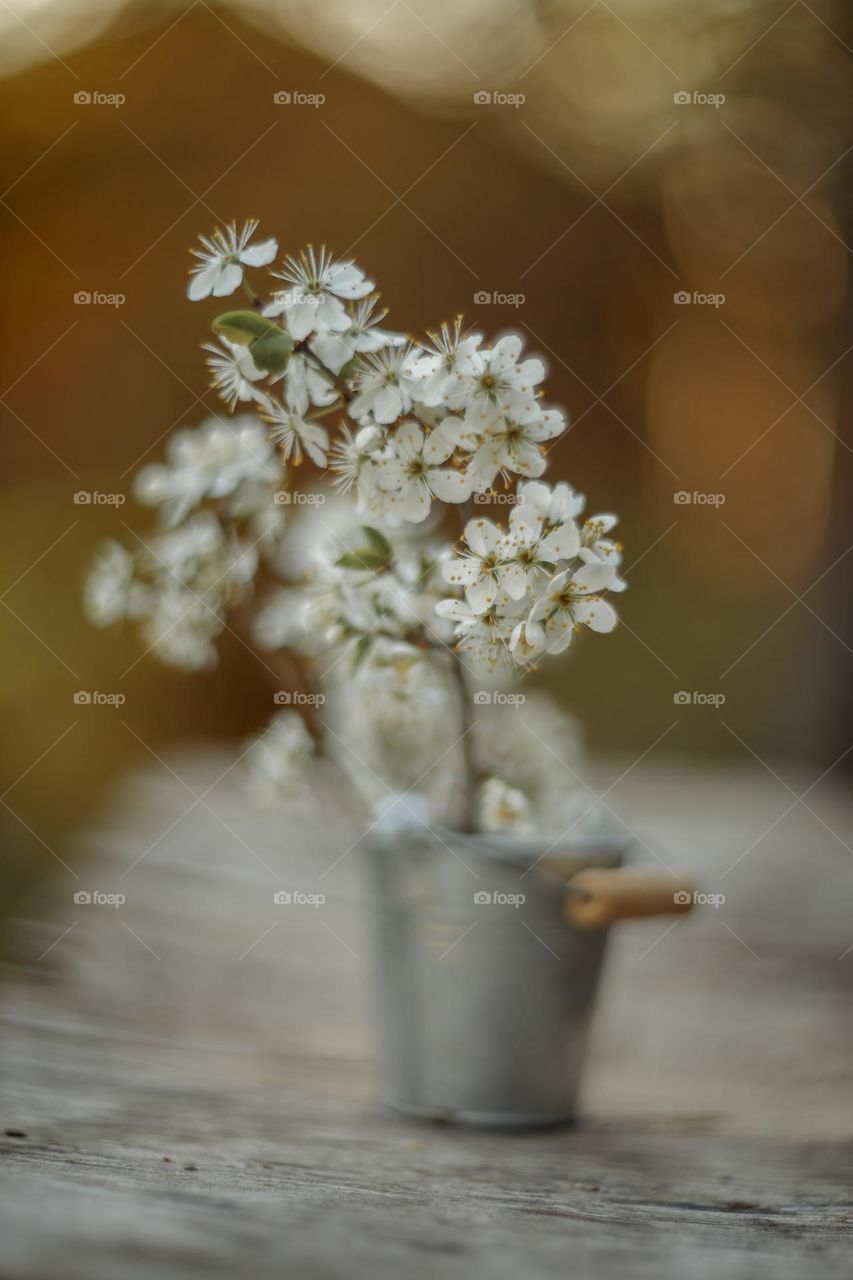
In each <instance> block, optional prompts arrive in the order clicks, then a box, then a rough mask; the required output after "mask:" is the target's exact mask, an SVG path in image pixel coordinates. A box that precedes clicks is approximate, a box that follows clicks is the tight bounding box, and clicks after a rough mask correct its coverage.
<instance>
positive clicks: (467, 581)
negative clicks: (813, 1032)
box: [441, 517, 527, 613]
mask: <svg viewBox="0 0 853 1280" xmlns="http://www.w3.org/2000/svg"><path fill="white" fill-rule="evenodd" d="M465 543H466V545H467V547H468V548H469V550H468V551H467V552H466V553H464V554H463V555H461V556H458V557H453V558H452V559H448V560H444V561H443V563H442V566H441V571H442V574H443V575H444V579H445V581H446V582H449V583H450V584H451V585H452V586H461V587H464V589H465V595H466V598H467V600H468V604H469V605H470V607H471V608H472V609H473V610H474V612H475V613H485V611H486V610H487V609H490V608H491V607H492V605H493V604H494V602H495V600H496V599H497V597H498V595H500V593H501V592H506V593H508V594H509V595H510V596H512V597H514V598H515V599H520V598H521V597H522V596H523V595H524V593H525V591H526V584H527V577H526V574H525V573H524V571H523V570H522V569H521V568H520V566H518V565H517V564H515V563H514V562H513V561H512V560H511V559H510V556H511V554H512V550H513V548H512V546H511V544H510V543H509V541H508V540H507V537H506V535H505V534H504V532H503V531H502V530H501V529H499V528H498V526H497V525H496V524H493V523H492V521H491V520H486V519H485V518H483V517H479V518H475V519H473V520H469V521H468V522H467V524H466V525H465Z"/></svg>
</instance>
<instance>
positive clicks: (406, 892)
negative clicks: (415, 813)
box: [365, 830, 627, 1128]
mask: <svg viewBox="0 0 853 1280" xmlns="http://www.w3.org/2000/svg"><path fill="white" fill-rule="evenodd" d="M626 848H627V844H626V843H625V842H624V841H623V842H621V843H620V842H619V840H618V839H616V838H614V833H613V832H612V831H611V832H610V833H609V834H608V835H606V836H599V837H597V838H596V837H595V836H593V837H592V838H590V839H589V840H585V841H584V842H583V843H574V842H573V843H571V844H568V845H567V844H560V845H559V846H557V847H556V848H552V847H551V846H550V845H549V844H548V843H547V842H545V841H543V842H541V843H538V844H534V843H531V842H528V843H520V842H518V841H515V840H509V839H507V838H505V837H501V836H466V835H461V834H459V833H456V832H453V833H451V832H449V831H445V830H442V831H441V833H440V836H438V837H436V834H435V833H433V834H432V835H430V834H428V833H419V832H415V833H412V832H411V831H409V832H399V833H398V834H397V835H396V837H395V838H390V837H389V836H385V837H384V838H383V839H381V840H379V839H377V840H375V841H374V842H372V843H371V844H370V845H369V846H368V847H367V848H366V850H365V852H366V856H367V861H368V867H369V872H370V877H371V882H372V898H373V903H374V909H375V911H376V915H377V919H376V922H375V928H374V930H373V933H374V945H375V949H376V971H377V972H376V980H375V991H376V993H377V995H378V1000H377V1005H378V1008H377V1015H378V1018H377V1021H378V1031H379V1049H380V1053H379V1057H380V1077H381V1097H382V1101H383V1102H384V1103H385V1104H387V1105H389V1106H391V1107H393V1108H394V1109H396V1110H398V1111H403V1112H406V1113H408V1114H411V1115H416V1116H420V1117H423V1118H426V1119H431V1120H436V1121H445V1122H455V1123H461V1124H469V1125H482V1126H490V1127H499V1128H511V1127H531V1126H544V1125H557V1124H565V1123H568V1122H570V1121H571V1120H573V1119H574V1117H575V1108H576V1099H577V1093H578V1085H579V1082H580V1077H581V1068H582V1065H583V1060H584V1054H585V1049H586V1043H587V1033H588V1030H589V1024H590V1020H591V1017H592V1012H593V1007H594V1002H595V994H596V988H597V985H598V979H599V974H600V972H601V965H602V960H603V957H604V949H605V945H606V940H607V930H606V929H601V930H595V931H589V930H581V929H577V928H575V927H574V926H573V925H571V924H570V923H569V922H568V921H567V919H566V916H565V913H564V903H565V898H566V892H567V879H566V871H567V868H568V870H569V872H571V869H572V868H573V867H574V866H575V865H576V869H577V870H581V869H583V868H587V867H619V866H620V865H621V863H622V858H623V855H624V853H625V851H626ZM546 853H547V855H548V856H547V859H546V858H545V856H544V855H545V854H546ZM557 859H559V862H560V864H561V873H557V872H556V871H555V870H554V869H552V867H551V866H550V865H549V864H550V863H551V861H552V860H554V861H556V860H557Z"/></svg>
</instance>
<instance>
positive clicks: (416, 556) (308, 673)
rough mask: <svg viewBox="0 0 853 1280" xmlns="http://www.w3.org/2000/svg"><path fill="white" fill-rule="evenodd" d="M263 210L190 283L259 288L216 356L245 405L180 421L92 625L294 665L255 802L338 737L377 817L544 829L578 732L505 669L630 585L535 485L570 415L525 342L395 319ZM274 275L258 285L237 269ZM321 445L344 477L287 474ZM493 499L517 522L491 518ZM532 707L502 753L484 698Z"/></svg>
mask: <svg viewBox="0 0 853 1280" xmlns="http://www.w3.org/2000/svg"><path fill="white" fill-rule="evenodd" d="M256 226H257V224H256V223H255V222H248V223H246V224H245V226H244V227H243V228H242V230H240V231H238V230H237V228H236V226H234V225H231V226H229V227H227V228H225V229H222V230H218V231H216V232H214V233H213V235H212V236H211V237H210V238H207V237H204V238H203V239H202V241H201V248H199V249H197V250H194V253H195V255H196V257H197V259H198V263H197V265H195V266H194V267H193V269H192V273H191V279H190V284H189V289H188V293H189V297H190V299H192V300H194V301H198V300H202V299H205V298H208V297H210V296H213V297H216V298H221V297H224V296H226V295H229V294H232V293H233V292H234V291H235V290H237V289H238V288H240V287H241V286H242V288H243V290H244V291H245V293H246V295H247V298H248V305H247V306H246V307H245V309H235V310H229V311H226V312H224V313H223V314H220V315H218V316H216V317H215V318H214V320H213V324H212V328H213V333H214V335H215V338H216V341H215V342H211V343H209V344H207V345H206V350H207V351H208V364H209V366H210V369H211V372H212V376H213V385H214V386H215V387H216V388H217V390H218V392H219V394H220V396H221V397H222V399H223V400H224V401H225V402H226V404H227V405H228V406H229V408H230V409H231V410H232V411H234V410H235V409H237V407H238V406H241V407H243V409H245V408H248V407H251V409H253V410H255V412H254V413H247V412H245V411H241V412H240V413H239V414H238V415H237V416H236V417H235V418H233V419H232V420H230V421H226V420H223V419H220V418H212V419H210V420H209V421H207V422H205V423H203V424H202V425H201V426H200V427H198V428H197V429H195V430H181V431H178V432H176V433H175V434H174V435H173V436H172V437H171V438H170V440H169V442H168V445H167V450H166V461H165V462H164V463H159V464H154V465H148V466H145V467H143V468H142V469H141V470H140V471H139V472H138V474H137V475H136V477H135V482H134V491H135V494H136V496H137V498H138V499H139V500H140V501H141V502H142V503H144V504H146V505H149V506H152V507H155V508H156V509H157V512H158V527H157V529H156V530H155V532H154V533H153V535H151V536H150V537H148V538H145V539H143V538H142V537H140V536H139V535H137V545H136V546H135V547H134V548H132V549H130V550H128V549H126V548H124V547H123V546H121V545H120V544H118V543H116V542H110V543H107V544H105V545H104V547H103V548H102V549H101V550H100V551H99V554H98V558H97V561H96V563H95V565H94V567H93V569H92V571H91V573H90V575H89V577H88V580H87V583H86V589H85V600H86V607H87V611H88V614H89V617H90V618H91V620H92V622H94V623H95V624H96V625H100V626H105V625H108V624H111V623H114V622H116V621H119V620H121V619H130V620H135V621H136V622H137V623H138V624H139V626H140V628H141V632H142V638H143V640H144V642H145V643H146V645H147V647H148V649H150V650H151V651H152V652H153V653H154V654H155V655H156V656H158V657H160V658H161V659H162V660H164V661H166V662H169V663H171V664H173V665H176V666H179V667H181V668H184V669H187V670H191V671H198V670H203V669H206V668H209V667H211V666H212V665H213V664H214V663H215V661H216V645H215V642H216V639H217V637H218V636H219V635H220V634H221V633H222V631H223V630H224V629H225V628H226V627H227V628H229V629H230V628H231V625H232V623H233V625H234V626H235V627H236V626H237V621H236V620H237V619H239V620H240V625H241V626H242V625H244V624H245V621H246V619H247V617H248V618H249V625H250V630H249V634H250V636H251V640H252V643H253V644H254V645H255V646H256V648H258V649H261V650H269V651H277V650H284V651H286V652H287V653H288V654H289V655H290V656H291V657H292V659H293V661H294V663H296V664H298V669H299V671H300V676H299V684H300V687H299V689H296V690H286V691H284V690H283V691H280V693H279V695H277V701H278V702H279V703H284V704H289V705H290V706H291V708H295V707H296V706H299V707H300V709H299V710H295V709H291V710H288V711H279V712H277V713H276V715H275V716H274V718H273V721H272V723H271V725H270V726H269V728H268V729H267V730H266V732H265V733H264V734H263V735H262V737H261V738H259V739H258V740H256V742H255V743H254V745H253V747H252V748H251V749H250V751H249V759H250V762H251V765H252V771H251V772H252V778H253V783H254V786H255V790H256V792H257V793H258V794H259V795H260V796H261V797H262V798H268V797H270V796H274V795H280V794H284V795H287V796H289V797H296V796H298V795H299V794H300V793H301V792H302V790H303V788H304V786H305V783H306V775H307V770H308V766H309V765H310V764H311V763H312V760H313V758H314V757H315V756H316V755H325V756H330V757H332V758H334V759H336V761H337V763H338V764H339V765H342V766H343V768H344V770H345V771H346V772H347V774H348V775H349V778H350V781H354V782H355V783H356V785H357V787H358V789H359V790H360V792H361V793H362V795H363V796H365V797H366V799H367V801H368V805H369V807H370V808H371V809H373V810H375V809H376V807H377V805H378V804H379V803H381V801H382V800H383V798H385V799H386V800H387V796H388V793H389V792H390V793H391V794H392V795H394V796H396V797H398V798H399V797H405V796H407V795H411V796H412V801H411V803H413V804H415V805H416V807H417V802H416V800H415V797H417V798H419V799H422V798H423V797H424V796H425V795H427V796H428V793H429V789H430V786H432V787H433V791H434V792H437V793H438V794H440V795H442V796H443V798H444V803H445V812H444V814H443V819H444V820H445V821H448V822H451V823H453V824H454V825H456V826H457V827H459V828H460V829H461V830H464V831H474V830H477V829H487V830H488V829H495V828H500V827H513V828H521V829H525V828H526V829H531V828H541V827H542V826H545V825H547V820H546V809H547V808H548V805H549V804H551V803H552V802H553V801H554V799H555V796H554V792H555V791H560V790H561V787H560V786H559V785H557V786H553V785H550V783H549V776H548V775H549V762H548V756H549V754H557V753H559V754H560V755H562V756H563V757H565V756H566V755H567V754H569V756H570V757H571V753H573V752H575V751H576V740H575V735H574V733H573V730H572V728H571V722H570V721H569V720H568V718H567V717H562V716H561V715H560V713H559V712H557V711H556V709H555V708H552V707H549V706H548V705H547V704H546V703H545V702H544V700H543V698H542V695H532V696H531V697H529V698H527V699H525V697H524V696H523V695H520V694H519V693H513V692H512V687H513V683H515V684H516V685H517V683H518V682H519V681H521V680H522V679H523V678H524V677H525V675H526V674H527V672H529V671H530V670H531V669H532V668H533V667H534V666H535V664H536V663H537V662H538V660H539V659H540V658H541V657H542V656H543V655H551V654H553V655H558V654H561V653H563V652H564V651H565V650H567V649H568V648H569V645H570V644H571V642H572V640H573V638H574V636H575V635H576V633H577V632H578V631H579V629H580V628H581V627H586V628H588V629H589V630H591V631H597V632H608V631H611V630H612V629H613V627H614V626H615V624H616V615H615V612H614V610H613V608H612V606H611V605H610V604H609V603H608V602H607V601H606V600H605V599H604V598H603V594H602V593H604V592H608V591H619V590H621V589H622V588H623V587H624V583H623V582H622V581H621V580H620V578H619V576H618V566H619V562H620V549H619V546H618V544H617V543H615V542H614V541H612V540H611V539H610V537H609V534H610V532H611V530H612V529H613V527H614V525H615V524H616V518H615V516H613V515H609V514H605V515H598V516H594V517H592V518H591V519H587V520H586V521H585V522H581V512H582V511H583V507H584V498H583V497H582V496H581V495H580V494H578V493H576V492H575V491H574V490H573V489H572V488H570V486H569V485H567V484H564V483H560V484H556V485H553V486H552V485H549V484H548V483H546V482H545V481H543V480H542V479H541V478H540V477H541V476H542V475H543V474H544V472H545V469H546V460H547V452H548V449H549V447H550V445H551V444H552V443H553V442H554V441H555V440H556V439H557V438H558V437H559V436H560V435H561V434H562V433H563V432H564V431H565V429H566V419H565V416H564V414H563V413H562V411H561V410H559V409H556V408H548V407H546V406H545V405H544V404H543V402H542V398H541V397H542V383H543V379H544V377H545V368H544V366H543V363H542V361H541V360H539V359H536V358H532V359H530V358H528V359H525V358H523V352H522V341H521V338H520V337H519V336H518V335H516V334H509V335H507V336H504V337H501V338H500V339H499V340H498V341H496V342H495V343H494V345H492V346H489V345H487V344H486V343H485V341H484V339H483V336H482V335H481V334H479V333H474V332H466V331H465V330H464V329H463V326H462V323H461V320H457V321H456V322H455V323H454V324H452V325H450V326H443V327H442V328H441V330H440V332H439V333H437V334H435V335H433V336H431V337H430V339H429V341H428V342H426V343H419V342H414V341H411V340H409V339H408V338H406V337H404V336H402V335H400V334H397V333H393V332H389V331H388V330H386V329H383V328H382V327H380V326H381V324H382V321H383V319H384V313H382V312H381V311H380V310H379V306H378V295H377V294H376V293H375V291H374V285H373V282H372V281H370V280H368V279H367V278H366V277H365V275H364V273H363V271H362V270H361V269H360V268H359V267H358V266H356V264H355V263H354V262H339V261H336V260H335V259H334V258H333V257H332V256H331V255H330V254H329V253H328V252H327V251H326V250H325V249H323V250H320V251H319V252H316V251H315V250H314V249H313V248H310V247H309V248H308V249H306V250H304V251H303V252H301V253H299V254H298V255H296V256H289V257H286V258H285V259H284V261H283V262H282V264H281V266H280V267H279V268H277V269H276V268H274V267H273V266H272V264H273V263H274V261H275V259H276V258H277V256H278V245H277V242H276V241H275V240H274V239H268V240H264V241H262V242H260V243H258V242H254V241H253V236H254V233H255V230H256ZM263 267H267V268H269V274H270V276H271V277H272V280H273V286H274V287H273V289H272V291H271V292H270V293H269V294H268V295H267V296H261V295H259V293H258V292H257V291H256V289H255V287H254V286H253V285H252V284H251V283H250V282H249V279H248V273H249V270H250V269H253V268H255V269H257V268H263ZM331 423H334V425H333V426H332V425H330V424H331ZM327 424H329V425H327ZM306 460H308V461H309V462H310V464H311V465H312V468H314V469H316V472H324V471H326V470H328V471H329V472H331V478H330V479H331V484H330V485H329V484H326V485H325V486H324V485H323V483H322V481H321V480H320V479H319V478H316V477H315V475H314V472H312V473H311V474H312V481H311V483H309V485H308V486H307V487H301V488H300V489H298V490H297V489H296V488H295V487H294V485H293V480H294V477H295V475H296V473H297V469H299V474H300V476H303V475H304V474H305V471H306V470H307V468H302V467H301V464H303V463H304V462H305V461H306ZM499 482H500V484H501V486H502V487H501V488H500V491H499V492H496V491H495V485H496V484H498V483H499ZM449 507H454V508H455V509H456V512H455V514H456V518H457V520H458V526H457V528H455V529H454V530H453V531H452V532H448V530H447V528H446V524H447V517H448V516H449V515H450V514H454V513H449V512H448V508H449ZM496 507H498V508H499V507H504V508H505V509H507V510H508V511H509V515H508V519H507V520H506V521H505V522H499V521H497V520H493V519H491V518H487V516H486V514H485V512H486V511H487V510H488V509H489V508H496ZM454 538H455V539H456V540H455V541H454ZM291 670H296V667H295V666H292V667H291ZM327 700H328V707H327ZM522 704H526V705H525V706H524V707H523V708H522ZM520 708H522V709H523V712H524V716H525V717H526V720H525V723H526V724H527V727H528V728H530V733H529V734H528V735H526V736H525V735H521V736H522V738H523V739H524V741H523V742H522V743H519V744H517V745H516V746H515V749H513V746H512V745H511V744H508V740H509V739H510V738H513V737H514V735H513V734H509V735H507V734H500V733H496V732H495V728H494V724H495V722H494V716H495V715H498V716H500V715H501V714H503V715H508V714H509V710H510V709H511V710H514V711H516V712H517V711H518V710H519V709H520ZM534 721H535V723H534ZM537 726H538V727H537ZM549 742H550V743H556V744H557V751H556V752H555V751H554V748H553V747H551V746H549V745H548V743H549ZM537 743H539V746H538V747H537ZM442 768H443V770H444V771H443V773H442V772H440V770H441V769H442ZM448 770H449V772H448ZM560 771H561V773H563V770H562V768H561V770H560ZM551 773H553V765H552V766H551ZM459 777H462V779H463V785H462V786H461V787H459V788H458V789H457V795H456V797H455V799H454V800H452V801H451V802H450V804H449V807H448V802H447V794H448V792H447V784H448V782H449V781H450V780H457V779H458V778H459ZM563 777H564V773H563ZM438 779H442V781H441V784H440V785H436V784H437V780H438ZM432 803H433V804H434V803H437V802H436V801H435V799H434V797H433V801H432ZM428 807H429V806H428V805H427V808H428Z"/></svg>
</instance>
